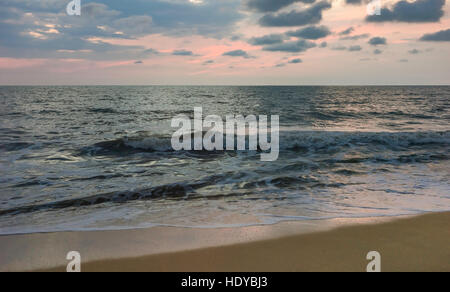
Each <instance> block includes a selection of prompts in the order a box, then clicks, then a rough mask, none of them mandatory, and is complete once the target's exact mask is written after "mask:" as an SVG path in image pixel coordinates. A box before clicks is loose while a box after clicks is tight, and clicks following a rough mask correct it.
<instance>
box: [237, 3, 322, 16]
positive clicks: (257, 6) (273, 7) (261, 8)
mask: <svg viewBox="0 0 450 292" xmlns="http://www.w3.org/2000/svg"><path fill="white" fill-rule="evenodd" d="M315 1H316V0H247V1H246V3H245V4H246V6H247V7H248V8H249V9H251V10H254V11H257V12H264V13H266V12H276V11H278V10H280V9H281V8H284V7H287V6H289V5H291V4H294V3H296V2H303V3H309V4H311V3H314V2H315Z"/></svg>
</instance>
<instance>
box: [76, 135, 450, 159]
mask: <svg viewBox="0 0 450 292" xmlns="http://www.w3.org/2000/svg"><path fill="white" fill-rule="evenodd" d="M225 141H226V139H225V138H224V143H226V142H225ZM235 141H236V139H235ZM449 145H450V131H445V132H397V133H396V132H330V131H296V132H291V131H286V132H280V150H281V151H283V150H288V151H305V152H318V151H327V150H329V151H338V150H340V149H341V148H342V147H367V148H377V149H379V148H380V147H381V148H385V149H389V150H394V151H395V150H406V149H407V148H409V147H428V146H449ZM224 148H225V145H224ZM81 152H82V153H83V154H90V155H107V154H126V153H127V152H128V153H136V152H174V150H173V149H172V145H171V137H158V136H153V137H152V136H147V137H135V138H128V137H125V138H120V139H116V140H112V141H105V142H100V143H96V144H95V145H93V146H88V147H85V148H83V149H82V151H81Z"/></svg>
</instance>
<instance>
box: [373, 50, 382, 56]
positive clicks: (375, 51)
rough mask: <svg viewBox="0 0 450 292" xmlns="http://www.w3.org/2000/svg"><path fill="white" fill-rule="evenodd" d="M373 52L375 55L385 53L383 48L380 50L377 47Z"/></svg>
mask: <svg viewBox="0 0 450 292" xmlns="http://www.w3.org/2000/svg"><path fill="white" fill-rule="evenodd" d="M373 53H374V54H375V55H381V54H382V53H383V51H382V50H379V49H375V50H374V51H373Z"/></svg>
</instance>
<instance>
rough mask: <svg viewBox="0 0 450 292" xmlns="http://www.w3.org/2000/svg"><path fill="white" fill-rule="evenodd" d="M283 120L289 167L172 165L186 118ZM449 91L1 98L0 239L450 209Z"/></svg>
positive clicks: (140, 91) (210, 90)
mask: <svg viewBox="0 0 450 292" xmlns="http://www.w3.org/2000/svg"><path fill="white" fill-rule="evenodd" d="M198 106H202V107H203V112H204V115H211V114H216V115H220V116H223V117H225V116H226V115H229V114H233V115H237V114H243V115H244V116H247V115H251V114H254V115H279V116H280V149H281V150H280V156H279V159H278V160H277V161H275V162H262V161H260V153H257V152H252V151H225V152H189V151H182V152H173V151H171V145H170V137H171V135H172V133H173V132H174V131H175V130H176V129H173V128H171V127H170V122H171V119H172V118H173V117H175V116H176V115H178V114H186V115H189V116H193V110H194V107H198ZM449 122H450V87H162V86H161V87H156V86H154V87H0V234H14V233H32V232H53V231H68V230H106V229H108V230H109V229H126V228H142V227H150V226H183V227H202V228H208V227H223V226H246V225H256V224H273V223H277V222H280V221H285V220H308V219H323V218H353V217H371V216H394V215H405V214H418V213H424V212H434V211H448V210H450V184H449V181H450V165H449V157H450V153H449V152H450V151H449V150H450V123H449Z"/></svg>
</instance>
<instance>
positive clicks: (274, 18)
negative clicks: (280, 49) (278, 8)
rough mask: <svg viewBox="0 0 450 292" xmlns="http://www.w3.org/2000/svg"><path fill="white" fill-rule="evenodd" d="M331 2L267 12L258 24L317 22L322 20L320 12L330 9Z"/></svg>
mask: <svg viewBox="0 0 450 292" xmlns="http://www.w3.org/2000/svg"><path fill="white" fill-rule="evenodd" d="M330 8H331V3H329V2H327V1H321V2H318V3H316V4H314V5H312V6H311V7H309V8H306V9H303V10H301V11H297V10H292V11H291V12H283V13H278V14H273V13H271V14H267V15H265V16H263V17H262V18H261V19H260V20H259V24H260V25H261V26H265V27H289V26H302V25H308V24H317V23H319V22H320V21H321V20H322V12H323V11H324V10H327V9H330Z"/></svg>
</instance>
